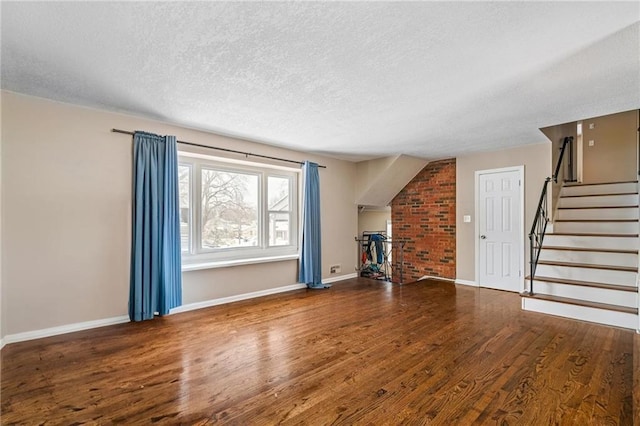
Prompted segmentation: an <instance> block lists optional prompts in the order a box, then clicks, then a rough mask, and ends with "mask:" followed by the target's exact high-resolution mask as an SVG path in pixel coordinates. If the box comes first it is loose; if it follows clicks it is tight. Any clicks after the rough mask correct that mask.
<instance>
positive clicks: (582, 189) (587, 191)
mask: <svg viewBox="0 0 640 426" xmlns="http://www.w3.org/2000/svg"><path fill="white" fill-rule="evenodd" d="M637 191H638V183H637V182H609V183H598V184H583V185H580V184H578V185H566V184H565V185H563V187H562V192H561V193H560V194H561V196H571V195H598V194H613V193H618V194H619V193H629V192H631V193H633V192H637Z"/></svg>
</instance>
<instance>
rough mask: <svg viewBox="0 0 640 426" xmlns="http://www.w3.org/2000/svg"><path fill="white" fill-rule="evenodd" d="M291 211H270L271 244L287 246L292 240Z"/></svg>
mask: <svg viewBox="0 0 640 426" xmlns="http://www.w3.org/2000/svg"><path fill="white" fill-rule="evenodd" d="M289 221H290V219H289V213H288V212H287V213H269V245H270V246H287V245H289V241H290V236H289V233H290V231H289V230H290V229H291V227H290V226H289Z"/></svg>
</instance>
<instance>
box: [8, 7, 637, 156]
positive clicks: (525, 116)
mask: <svg viewBox="0 0 640 426" xmlns="http://www.w3.org/2000/svg"><path fill="white" fill-rule="evenodd" d="M1 15H2V17H1V19H2V30H1V31H2V33H1V36H2V39H1V46H2V51H1V54H2V56H1V61H2V64H1V70H2V88H3V89H5V90H11V91H15V92H20V93H26V94H30V95H35V96H41V97H45V98H51V99H55V100H59V101H63V102H70V103H75V104H80V105H87V106H92V107H98V108H104V109H109V110H115V111H120V112H128V113H134V114H136V115H141V116H145V117H151V118H156V119H161V120H164V121H169V122H172V123H177V124H181V125H185V126H188V127H193V128H198V129H203V130H210V131H214V132H217V133H222V134H226V135H233V136H239V137H243V138H246V139H249V140H254V141H259V142H264V143H269V144H273V145H279V146H285V147H291V148H294V149H301V150H305V151H312V152H319V153H325V154H328V155H333V156H338V157H341V158H346V159H354V160H357V159H366V158H373V157H379V156H385V155H391V154H409V155H415V156H420V157H425V158H430V159H435V158H443V157H447V156H455V155H459V154H461V153H464V152H472V151H480V150H487V149H498V148H501V147H507V146H514V145H520V144H528V143H535V142H541V141H543V140H545V138H544V136H543V135H542V133H541V132H540V131H539V130H538V128H540V127H545V126H550V125H554V124H559V123H563V122H568V121H573V120H577V119H582V118H588V117H593V116H598V115H604V114H609V113H614V112H619V111H624V110H630V109H635V108H640V23H639V22H640V3H638V2H625V3H612V2H601V3H597V2H596V3H581V2H568V3H565V2H562V3H555V2H548V3H547V2H531V3H523V2H496V3H486V2H483V3H479V2H478V3H474V2H472V3H467V2H464V3H460V2H444V3H441V2H437V3H436V2H411V3H403V2H400V3H385V2H382V3H381V2H375V3H373V2H372V3H367V2H364V3H363V2H359V3H342V2H340V3H338V2H319V3H317V2H314V3H309V2H304V3H292V2H287V3H273V2H266V3H254V2H231V3H220V2H216V3H203V2H159V3H152V2H135V3H125V2H123V3H120V2H69V3H59V2H37V3H34V2H15V3H14V2H6V1H4V2H2V4H1Z"/></svg>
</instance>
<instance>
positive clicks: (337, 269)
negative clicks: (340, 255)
mask: <svg viewBox="0 0 640 426" xmlns="http://www.w3.org/2000/svg"><path fill="white" fill-rule="evenodd" d="M339 272H340V265H331V273H332V274H337V273H339Z"/></svg>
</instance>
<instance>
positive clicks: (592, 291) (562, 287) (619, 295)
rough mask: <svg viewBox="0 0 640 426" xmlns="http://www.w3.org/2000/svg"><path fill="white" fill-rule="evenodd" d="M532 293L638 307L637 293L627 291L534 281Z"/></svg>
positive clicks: (527, 283)
mask: <svg viewBox="0 0 640 426" xmlns="http://www.w3.org/2000/svg"><path fill="white" fill-rule="evenodd" d="M526 285H527V287H526V288H527V289H528V288H529V280H527V282H526ZM533 292H534V293H536V294H548V295H550V296H558V297H567V298H569V299H578V300H586V301H589V302H596V303H607V304H609V305H616V306H626V307H628V308H637V307H638V293H632V292H629V291H620V290H609V289H604V288H596V287H585V286H579V285H568V284H559V283H548V282H545V281H538V280H535V281H534V282H533Z"/></svg>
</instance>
